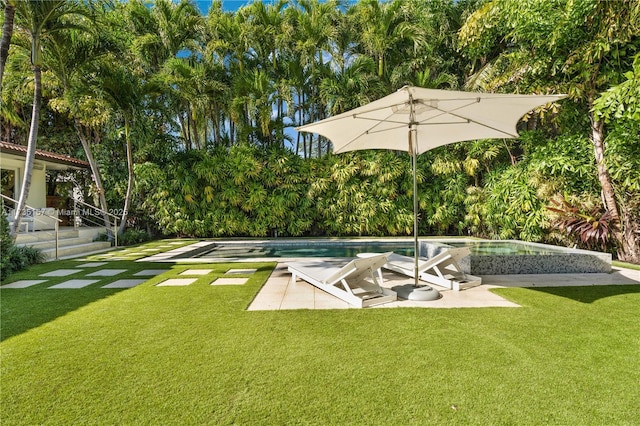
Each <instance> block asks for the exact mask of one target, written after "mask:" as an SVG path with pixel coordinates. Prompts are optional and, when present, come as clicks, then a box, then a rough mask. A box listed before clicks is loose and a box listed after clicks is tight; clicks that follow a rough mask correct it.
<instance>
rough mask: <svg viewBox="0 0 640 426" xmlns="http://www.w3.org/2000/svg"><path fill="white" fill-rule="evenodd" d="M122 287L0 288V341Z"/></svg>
mask: <svg viewBox="0 0 640 426" xmlns="http://www.w3.org/2000/svg"><path fill="white" fill-rule="evenodd" d="M123 290H128V289H126V288H121V289H104V288H84V289H82V290H81V291H78V290H68V289H66V290H51V289H48V288H47V287H44V286H39V288H28V289H0V300H2V304H1V315H2V327H1V328H0V341H4V340H6V339H8V338H9V337H12V336H16V335H18V334H22V333H24V332H27V331H29V330H30V329H32V328H36V327H39V326H41V325H43V324H46V323H48V322H51V321H53V320H55V319H56V318H58V317H62V316H64V315H66V314H68V313H69V312H73V311H75V310H77V309H80V308H81V307H83V306H85V305H88V304H90V303H93V302H96V301H98V300H101V299H105V298H107V297H109V296H112V295H114V294H116V293H119V292H121V291H123Z"/></svg>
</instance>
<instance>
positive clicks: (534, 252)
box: [176, 238, 611, 275]
mask: <svg viewBox="0 0 640 426" xmlns="http://www.w3.org/2000/svg"><path fill="white" fill-rule="evenodd" d="M460 246H466V247H469V248H470V250H471V255H470V256H468V257H466V258H465V259H463V260H462V262H461V265H460V266H461V267H462V268H463V270H464V271H465V272H467V273H470V274H473V275H504V274H540V273H584V272H586V273H591V272H611V255H610V254H607V253H599V252H592V251H587V250H578V249H569V248H565V247H558V246H552V245H548V244H539V243H529V242H523V241H515V240H470V239H460V238H458V239H438V240H433V239H428V240H427V239H423V240H420V242H419V253H420V256H424V257H433V256H435V255H437V254H438V253H439V252H440V251H442V250H444V249H446V248H447V247H460ZM388 251H393V252H395V253H398V254H402V255H405V256H413V240H411V239H400V240H387V241H385V240H373V239H372V240H327V239H313V240H311V239H310V240H306V239H297V240H293V239H291V240H284V239H283V240H259V241H217V242H211V243H210V244H204V245H202V244H201V245H200V246H199V247H198V249H197V250H194V251H187V252H184V253H183V254H181V255H180V256H179V258H183V259H184V258H190V259H194V258H197V259H199V260H202V261H205V260H206V261H223V260H230V261H231V260H249V259H251V260H274V259H300V258H309V257H313V258H353V257H356V255H357V254H358V253H383V252H388ZM176 260H178V257H176Z"/></svg>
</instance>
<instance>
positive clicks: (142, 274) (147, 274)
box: [133, 269, 168, 277]
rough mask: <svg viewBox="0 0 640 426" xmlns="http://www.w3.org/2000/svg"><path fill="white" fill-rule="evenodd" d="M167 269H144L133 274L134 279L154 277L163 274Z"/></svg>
mask: <svg viewBox="0 0 640 426" xmlns="http://www.w3.org/2000/svg"><path fill="white" fill-rule="evenodd" d="M167 271H168V269H144V270H142V271H138V272H136V273H135V274H133V276H134V277H155V276H156V275H160V274H164V273H165V272H167Z"/></svg>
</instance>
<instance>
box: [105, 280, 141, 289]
mask: <svg viewBox="0 0 640 426" xmlns="http://www.w3.org/2000/svg"><path fill="white" fill-rule="evenodd" d="M145 281H146V280H118V281H114V282H112V283H111V284H107V285H103V286H102V288H131V287H135V286H137V285H138V284H142V283H143V282H145Z"/></svg>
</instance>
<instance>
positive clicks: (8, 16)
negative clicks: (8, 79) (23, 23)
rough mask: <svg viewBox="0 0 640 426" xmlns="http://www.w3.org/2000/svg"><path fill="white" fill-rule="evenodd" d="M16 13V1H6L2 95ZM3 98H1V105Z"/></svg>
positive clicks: (0, 72)
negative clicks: (5, 67)
mask: <svg viewBox="0 0 640 426" xmlns="http://www.w3.org/2000/svg"><path fill="white" fill-rule="evenodd" d="M15 13H16V0H5V2H4V23H3V24H2V41H1V42H0V93H2V76H3V75H4V66H5V64H6V63H7V57H8V56H9V45H10V44H11V36H12V35H13V18H14V16H15ZM1 102H2V97H1V96H0V103H1Z"/></svg>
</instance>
